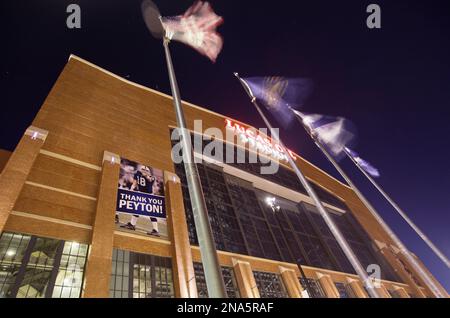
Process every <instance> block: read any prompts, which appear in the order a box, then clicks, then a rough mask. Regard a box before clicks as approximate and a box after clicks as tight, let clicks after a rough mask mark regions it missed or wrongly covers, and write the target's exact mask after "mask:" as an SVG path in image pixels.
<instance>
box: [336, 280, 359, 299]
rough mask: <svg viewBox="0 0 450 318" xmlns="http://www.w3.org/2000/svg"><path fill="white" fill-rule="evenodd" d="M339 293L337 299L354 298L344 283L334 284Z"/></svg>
mask: <svg viewBox="0 0 450 318" xmlns="http://www.w3.org/2000/svg"><path fill="white" fill-rule="evenodd" d="M334 285H335V286H336V289H337V290H338V292H339V298H354V297H353V293H352V291H351V289H350V288H349V286H348V285H347V284H344V283H334Z"/></svg>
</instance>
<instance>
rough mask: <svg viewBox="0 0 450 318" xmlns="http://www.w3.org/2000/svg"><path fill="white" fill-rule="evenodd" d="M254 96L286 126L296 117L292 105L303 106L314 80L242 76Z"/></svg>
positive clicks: (294, 106) (295, 106)
mask: <svg viewBox="0 0 450 318" xmlns="http://www.w3.org/2000/svg"><path fill="white" fill-rule="evenodd" d="M242 80H243V81H244V82H245V84H246V85H247V86H248V88H249V89H250V93H251V95H252V96H253V97H255V98H256V99H258V100H260V101H261V102H262V103H263V104H264V106H265V107H266V108H267V109H268V110H269V111H270V112H271V113H272V115H273V116H274V117H275V118H276V119H277V120H278V121H279V122H280V123H281V124H282V125H284V126H288V125H289V124H290V123H291V122H292V119H293V118H294V115H293V113H292V112H291V110H290V109H289V108H290V107H293V108H298V107H301V106H303V104H304V103H305V101H306V99H307V98H308V97H309V95H310V94H311V92H312V86H313V85H312V81H311V80H309V79H305V78H284V77H277V76H269V77H247V78H242Z"/></svg>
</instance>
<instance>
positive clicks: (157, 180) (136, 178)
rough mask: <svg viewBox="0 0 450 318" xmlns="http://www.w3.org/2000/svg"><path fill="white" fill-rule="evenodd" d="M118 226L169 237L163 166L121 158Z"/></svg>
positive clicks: (136, 231) (121, 228)
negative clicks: (154, 166) (157, 167)
mask: <svg viewBox="0 0 450 318" xmlns="http://www.w3.org/2000/svg"><path fill="white" fill-rule="evenodd" d="M116 227H117V228H118V229H120V230H123V231H127V232H133V233H137V234H143V235H151V236H157V237H163V238H167V224H166V205H165V197H164V175H163V171H162V170H159V169H155V168H152V167H149V166H146V165H143V164H140V163H137V162H134V161H131V160H128V159H125V158H121V160H120V174H119V182H118V191H117V206H116Z"/></svg>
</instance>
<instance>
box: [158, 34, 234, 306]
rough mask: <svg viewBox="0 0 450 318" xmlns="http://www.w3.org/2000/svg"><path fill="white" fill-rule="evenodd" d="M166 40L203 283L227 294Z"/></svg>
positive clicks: (216, 294) (210, 289)
mask: <svg viewBox="0 0 450 318" xmlns="http://www.w3.org/2000/svg"><path fill="white" fill-rule="evenodd" d="M169 42H170V39H168V38H167V37H166V36H164V39H163V45H164V52H165V55H166V62H167V69H168V72H169V80H170V88H171V90H172V97H173V105H174V107H175V115H176V119H177V125H178V128H179V130H180V131H181V138H180V142H181V146H182V152H183V163H184V169H185V171H186V180H187V184H188V189H189V196H190V198H191V204H192V213H193V215H194V223H195V230H196V233H197V238H198V245H199V247H200V254H201V259H202V264H203V269H204V272H205V281H206V287H207V289H208V295H209V297H211V298H227V293H226V289H225V284H224V281H223V277H222V270H221V267H220V264H219V259H218V257H217V251H216V246H215V243H214V237H213V234H212V230H211V225H210V223H209V219H208V210H207V208H206V203H205V198H204V196H203V191H202V187H201V183H200V177H199V174H198V170H197V166H196V164H195V162H194V156H193V153H192V147H191V146H190V145H191V136H190V133H189V131H188V129H187V128H186V127H187V126H186V120H185V118H184V113H183V109H182V106H181V98H180V91H179V89H178V84H177V80H176V77H175V71H174V68H173V64H172V58H171V55H170V50H169Z"/></svg>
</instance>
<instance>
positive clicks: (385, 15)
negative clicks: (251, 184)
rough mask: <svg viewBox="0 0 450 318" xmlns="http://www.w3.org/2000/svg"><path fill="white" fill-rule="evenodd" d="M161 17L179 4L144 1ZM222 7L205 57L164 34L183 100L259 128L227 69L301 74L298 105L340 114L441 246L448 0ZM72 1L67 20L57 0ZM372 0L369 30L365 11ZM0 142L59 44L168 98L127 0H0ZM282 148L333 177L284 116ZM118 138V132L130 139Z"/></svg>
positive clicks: (60, 49) (445, 210) (447, 205)
mask: <svg viewBox="0 0 450 318" xmlns="http://www.w3.org/2000/svg"><path fill="white" fill-rule="evenodd" d="M156 2H157V4H158V5H159V8H160V10H161V12H162V14H163V15H176V14H180V13H182V12H184V11H185V10H186V9H187V8H188V7H189V5H190V4H191V3H192V1H175V0H172V1H168V0H166V1H156ZM211 2H212V5H213V7H214V9H215V11H216V12H217V13H218V14H219V15H221V16H223V17H224V19H225V23H224V24H223V25H222V26H221V27H220V28H219V31H220V33H221V34H222V35H223V36H224V39H225V42H224V48H223V50H222V52H221V54H220V55H219V58H218V60H217V62H216V64H212V63H210V61H209V60H208V59H207V58H205V57H203V56H200V55H199V54H198V53H197V52H195V51H194V50H192V49H191V48H189V47H187V46H185V45H183V44H179V43H173V44H172V46H171V48H172V54H173V60H174V66H175V70H176V72H177V77H178V81H179V86H180V90H181V96H182V98H183V99H184V100H186V101H189V102H192V103H194V104H197V105H201V106H204V107H206V108H208V109H211V110H213V111H217V112H219V113H223V114H226V115H228V116H230V117H232V118H236V119H238V120H241V121H243V122H246V123H248V124H251V125H253V126H256V127H264V126H263V124H262V121H261V120H260V119H259V118H258V116H257V114H256V113H255V111H254V109H253V108H252V107H251V104H250V103H249V100H248V98H247V96H246V95H245V93H244V91H243V90H242V88H241V87H240V84H239V83H238V82H237V81H236V79H235V78H234V77H233V75H232V72H234V71H238V72H239V73H240V74H241V75H242V76H258V75H260V76H264V75H280V76H292V77H295V76H299V77H308V78H311V79H312V80H313V81H314V83H315V90H314V93H313V94H312V96H311V97H310V99H309V101H308V102H307V103H306V105H305V106H304V111H307V112H317V113H325V114H329V115H340V116H344V117H346V118H348V119H350V120H351V121H352V122H353V123H355V125H356V126H357V128H358V134H359V143H358V145H357V147H356V150H357V151H358V152H359V153H360V154H361V156H362V157H363V158H365V159H367V160H369V161H370V162H371V163H373V164H374V165H375V166H376V167H377V168H379V169H380V171H381V174H382V176H381V178H380V179H379V183H380V184H381V185H382V186H383V187H384V189H385V190H386V191H387V192H388V193H390V194H391V196H392V197H393V198H394V199H395V200H396V201H397V202H398V203H399V204H400V206H401V207H403V209H404V210H405V211H407V213H408V214H409V216H410V217H411V218H412V219H413V220H414V221H415V222H416V223H417V224H418V225H419V226H420V227H421V228H422V230H423V231H424V232H425V233H426V234H427V235H428V236H429V237H430V238H431V239H432V240H433V241H434V242H435V243H436V244H437V245H438V246H439V247H440V248H441V249H442V250H443V251H444V253H446V255H447V256H450V231H449V227H450V216H449V209H450V168H449V155H450V150H449V149H450V139H449V138H448V136H449V134H450V125H449V124H448V121H449V119H450V107H449V106H450V105H449V104H450V102H449V101H450V63H449V61H450V43H449V42H450V41H449V39H450V19H449V14H450V6H449V2H448V1H401V0H396V1H375V0H372V1H361V0H359V1H358V0H355V1H349V0H346V1H323V0H320V1H319V0H314V1H312V0H309V1H301V0H297V1H281V0H278V1H272V2H269V1H236V0H234V1H230V0H227V1H220V2H219V1H211ZM70 3H77V4H79V5H80V7H81V26H82V28H81V29H73V30H70V29H68V28H67V27H66V18H67V15H68V14H67V13H66V7H67V5H68V4H70ZM370 3H377V4H379V5H380V6H381V9H382V29H381V30H369V29H368V28H367V27H366V24H365V21H366V17H367V15H368V14H367V13H366V7H367V5H368V4H370ZM0 30H1V31H0V32H1V40H2V47H1V50H0V52H1V53H0V55H1V59H0V90H1V96H2V99H1V108H0V118H1V119H2V121H1V123H2V124H1V125H0V148H5V149H8V150H13V149H14V147H15V145H16V143H17V142H18V140H19V138H20V136H21V134H22V133H23V131H24V130H25V129H26V127H27V126H28V125H29V124H30V123H31V121H32V119H33V118H34V116H35V115H36V113H37V111H38V110H39V108H40V106H41V105H42V103H43V101H44V99H45V97H46V95H47V94H48V93H49V91H50V89H51V87H52V85H53V84H54V82H55V81H56V79H57V77H58V75H59V73H60V72H61V70H62V69H63V67H64V65H65V63H66V62H67V59H68V57H69V55H70V54H71V53H73V54H76V55H78V56H80V57H82V58H84V59H86V60H88V61H90V62H92V63H94V64H97V65H99V66H100V67H103V68H105V69H107V70H109V71H111V72H113V73H115V74H118V75H120V76H122V77H125V78H127V79H129V80H131V81H134V82H136V83H139V84H142V85H145V86H148V87H150V88H154V89H157V90H160V91H162V92H164V93H168V94H170V88H169V81H168V77H167V72H166V65H165V60H164V56H163V48H162V45H161V42H160V41H157V40H155V39H153V38H152V37H151V35H150V33H149V32H148V31H147V29H146V27H145V25H144V22H143V20H142V17H141V12H140V1H139V0H133V1H132V0H121V1H120V0H96V1H92V0H70V1H62V0H59V1H55V0H53V1H52V0H39V1H37V0H35V1H22V0H3V1H2V2H1V4H0ZM281 136H282V138H284V140H285V142H286V144H287V145H288V146H289V147H290V148H292V149H293V150H295V151H296V152H297V153H299V154H300V155H302V156H303V157H304V158H306V159H308V160H310V161H311V162H313V163H314V164H316V165H318V166H319V167H321V168H322V169H324V170H326V171H327V172H329V173H331V174H332V175H336V173H335V171H334V170H333V168H332V167H331V166H330V165H329V164H328V162H326V160H325V159H324V158H323V156H322V154H321V153H319V152H318V150H317V149H316V148H315V146H314V145H313V144H312V142H311V141H310V140H309V139H308V137H307V136H306V135H305V134H304V132H303V130H302V129H301V127H300V126H298V125H293V126H292V127H291V128H289V129H287V130H283V131H281ZM130 142H132V141H130ZM342 163H343V166H344V168H345V169H346V171H348V172H349V174H350V176H351V177H352V178H353V180H354V181H355V182H356V183H357V184H358V185H359V186H360V189H361V190H362V191H363V192H364V194H366V196H367V197H368V198H369V199H370V201H371V202H372V203H373V204H374V205H375V207H376V208H377V209H378V211H379V212H380V214H382V216H383V217H384V218H385V219H386V220H387V222H388V223H389V224H390V225H391V226H392V228H393V229H394V231H396V232H397V233H398V234H399V236H400V237H401V239H402V240H403V241H404V242H405V243H406V244H407V246H408V247H409V248H410V249H411V250H412V251H413V252H415V253H416V254H417V255H418V256H419V257H420V258H421V259H422V260H423V261H424V263H425V264H426V265H427V266H428V267H429V268H430V269H431V271H432V272H433V273H434V274H435V275H436V276H437V278H438V279H439V280H440V281H441V282H442V283H443V284H444V285H445V287H446V288H447V290H450V271H449V270H448V269H447V268H446V266H445V265H444V264H443V263H442V262H441V261H440V260H439V259H438V258H437V257H436V256H435V255H434V254H433V253H432V252H431V251H430V250H429V249H428V247H427V246H426V245H425V244H424V243H423V242H421V241H420V240H419V239H418V237H417V236H416V235H415V234H414V233H413V231H412V230H410V228H409V227H408V225H407V224H406V223H405V222H403V221H402V220H401V219H400V217H398V216H397V215H396V214H395V211H394V210H393V209H392V208H391V207H390V206H389V205H388V204H387V203H386V202H385V201H383V199H382V197H381V196H380V195H379V194H378V193H377V192H376V190H375V189H374V188H373V187H371V186H370V185H369V184H368V182H367V181H366V180H365V179H364V178H363V177H362V176H361V175H360V174H359V173H358V172H357V171H356V169H355V167H354V166H352V165H351V164H350V163H349V162H348V161H345V160H344V161H343V162H342Z"/></svg>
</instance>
